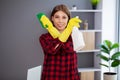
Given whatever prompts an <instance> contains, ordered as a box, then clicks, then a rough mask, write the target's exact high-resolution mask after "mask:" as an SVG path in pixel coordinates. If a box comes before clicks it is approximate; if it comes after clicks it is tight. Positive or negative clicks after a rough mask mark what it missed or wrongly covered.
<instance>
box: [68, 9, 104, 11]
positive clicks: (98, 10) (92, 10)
mask: <svg viewBox="0 0 120 80" xmlns="http://www.w3.org/2000/svg"><path fill="white" fill-rule="evenodd" d="M70 12H102V10H80V9H77V10H72V9H71V10H70Z"/></svg>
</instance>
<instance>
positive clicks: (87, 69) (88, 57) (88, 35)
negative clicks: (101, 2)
mask: <svg viewBox="0 0 120 80" xmlns="http://www.w3.org/2000/svg"><path fill="white" fill-rule="evenodd" d="M70 12H71V15H72V17H75V16H79V18H80V19H81V20H82V21H83V23H84V21H85V20H87V21H88V29H87V30H84V25H83V23H81V24H80V25H81V27H80V31H81V32H82V33H83V37H84V40H85V45H86V46H85V48H83V49H82V50H80V51H77V56H78V71H79V73H80V77H81V80H89V78H91V79H90V80H101V77H100V76H101V67H100V65H99V63H100V61H101V60H100V58H99V57H97V56H96V55H97V54H98V53H99V52H100V43H101V40H102V39H101V37H102V21H101V20H102V9H101V8H98V9H96V10H92V9H89V10H88V9H87V10H86V9H83V10H82V9H77V10H72V9H71V10H70ZM88 75H89V76H88Z"/></svg>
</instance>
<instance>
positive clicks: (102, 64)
mask: <svg viewBox="0 0 120 80" xmlns="http://www.w3.org/2000/svg"><path fill="white" fill-rule="evenodd" d="M100 65H101V66H105V67H109V66H108V65H106V64H102V63H100Z"/></svg>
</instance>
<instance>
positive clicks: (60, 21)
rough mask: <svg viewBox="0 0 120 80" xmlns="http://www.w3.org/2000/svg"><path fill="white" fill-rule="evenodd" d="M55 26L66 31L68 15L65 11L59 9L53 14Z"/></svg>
mask: <svg viewBox="0 0 120 80" xmlns="http://www.w3.org/2000/svg"><path fill="white" fill-rule="evenodd" d="M52 21H53V24H54V26H55V27H56V28H57V29H58V30H59V31H60V32H62V31H64V29H65V28H66V26H67V23H68V16H67V14H66V13H64V12H63V11H58V12H56V13H55V14H54V16H52Z"/></svg>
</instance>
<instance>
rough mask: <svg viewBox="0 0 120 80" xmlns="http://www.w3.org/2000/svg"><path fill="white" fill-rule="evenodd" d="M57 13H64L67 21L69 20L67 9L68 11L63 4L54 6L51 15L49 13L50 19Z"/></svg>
mask: <svg viewBox="0 0 120 80" xmlns="http://www.w3.org/2000/svg"><path fill="white" fill-rule="evenodd" d="M57 11H63V12H64V13H66V14H67V16H68V20H69V19H70V17H71V16H70V12H69V9H68V8H67V6H66V5H64V4H60V5H57V6H55V7H54V8H53V10H52V13H51V16H50V18H52V16H54V14H55V13H56V12H57Z"/></svg>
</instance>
